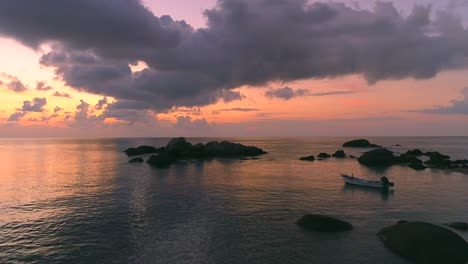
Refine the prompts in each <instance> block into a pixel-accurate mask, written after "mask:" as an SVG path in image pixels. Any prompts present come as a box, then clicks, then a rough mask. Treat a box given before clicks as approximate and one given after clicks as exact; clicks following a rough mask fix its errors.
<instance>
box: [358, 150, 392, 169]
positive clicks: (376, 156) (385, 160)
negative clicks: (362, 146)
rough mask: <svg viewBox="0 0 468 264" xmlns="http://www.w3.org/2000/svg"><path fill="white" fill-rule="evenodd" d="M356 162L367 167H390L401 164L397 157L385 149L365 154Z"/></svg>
mask: <svg viewBox="0 0 468 264" xmlns="http://www.w3.org/2000/svg"><path fill="white" fill-rule="evenodd" d="M358 161H359V163H361V164H364V165H367V166H391V165H395V164H398V163H400V162H401V161H400V159H399V158H398V157H395V156H394V155H393V152H392V151H390V150H388V149H385V148H378V149H374V150H371V151H368V152H365V153H364V154H362V156H361V157H359V159H358Z"/></svg>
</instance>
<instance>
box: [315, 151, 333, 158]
mask: <svg viewBox="0 0 468 264" xmlns="http://www.w3.org/2000/svg"><path fill="white" fill-rule="evenodd" d="M317 157H318V158H321V159H327V158H329V157H331V156H330V155H329V154H327V153H323V152H322V153H320V154H318V155H317Z"/></svg>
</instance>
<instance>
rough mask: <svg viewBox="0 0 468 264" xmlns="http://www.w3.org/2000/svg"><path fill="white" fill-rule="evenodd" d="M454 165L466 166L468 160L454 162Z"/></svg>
mask: <svg viewBox="0 0 468 264" xmlns="http://www.w3.org/2000/svg"><path fill="white" fill-rule="evenodd" d="M452 163H453V164H457V165H464V164H468V160H466V159H463V160H455V161H453V162H452Z"/></svg>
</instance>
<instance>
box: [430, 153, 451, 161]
mask: <svg viewBox="0 0 468 264" xmlns="http://www.w3.org/2000/svg"><path fill="white" fill-rule="evenodd" d="M424 155H426V156H428V157H429V158H431V159H440V160H447V159H450V156H447V155H444V154H441V153H439V152H437V151H433V152H426V153H424Z"/></svg>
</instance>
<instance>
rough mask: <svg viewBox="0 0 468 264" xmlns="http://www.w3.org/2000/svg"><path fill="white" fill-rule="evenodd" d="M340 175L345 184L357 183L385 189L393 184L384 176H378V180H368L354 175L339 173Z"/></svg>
mask: <svg viewBox="0 0 468 264" xmlns="http://www.w3.org/2000/svg"><path fill="white" fill-rule="evenodd" d="M341 177H342V178H343V180H344V182H345V183H346V184H351V185H359V186H365V187H371V188H385V189H388V188H390V187H393V186H394V184H393V182H390V181H389V180H388V178H387V177H385V176H384V177H382V178H380V181H368V180H364V179H359V178H356V177H354V175H351V176H350V175H346V174H341Z"/></svg>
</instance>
